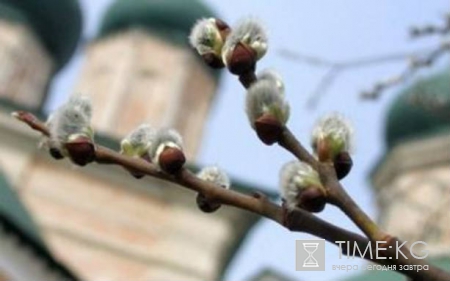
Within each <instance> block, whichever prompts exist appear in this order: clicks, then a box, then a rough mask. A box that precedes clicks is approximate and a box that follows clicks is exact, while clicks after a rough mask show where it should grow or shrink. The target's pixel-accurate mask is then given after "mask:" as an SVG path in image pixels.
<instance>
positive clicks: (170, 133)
mask: <svg viewBox="0 0 450 281" xmlns="http://www.w3.org/2000/svg"><path fill="white" fill-rule="evenodd" d="M166 147H174V148H178V149H180V150H182V149H183V139H182V137H181V135H180V134H179V133H178V132H177V131H176V130H174V129H167V128H163V129H159V130H158V131H157V132H156V135H155V138H154V140H153V142H152V144H151V145H150V149H149V156H150V158H151V159H152V162H153V163H155V164H157V165H158V163H159V155H161V153H162V152H163V151H164V149H165V148H166Z"/></svg>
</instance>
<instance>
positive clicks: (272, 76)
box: [257, 68, 284, 96]
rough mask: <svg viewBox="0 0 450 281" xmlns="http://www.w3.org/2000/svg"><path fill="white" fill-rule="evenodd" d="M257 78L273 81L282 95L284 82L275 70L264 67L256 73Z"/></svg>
mask: <svg viewBox="0 0 450 281" xmlns="http://www.w3.org/2000/svg"><path fill="white" fill-rule="evenodd" d="M257 78H258V80H264V79H266V80H270V81H273V82H275V84H276V86H277V87H278V89H279V92H280V93H281V94H282V95H283V96H284V82H283V78H282V77H281V75H280V74H279V73H278V72H277V71H275V70H274V69H270V68H269V69H264V70H262V71H260V72H259V73H258V75H257Z"/></svg>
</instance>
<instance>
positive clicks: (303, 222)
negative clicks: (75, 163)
mask: <svg viewBox="0 0 450 281" xmlns="http://www.w3.org/2000/svg"><path fill="white" fill-rule="evenodd" d="M12 115H13V116H14V117H15V118H17V119H18V120H20V121H22V122H24V123H25V124H27V125H28V126H30V127H31V128H32V129H34V130H36V131H39V132H40V133H42V134H43V135H45V136H49V130H48V128H47V127H46V126H45V124H44V123H43V122H42V121H40V120H39V119H37V118H36V117H35V116H34V115H33V114H31V113H28V112H14V113H13V114H12ZM280 145H281V146H283V147H285V148H286V149H288V150H289V151H292V152H293V153H294V155H296V156H298V157H299V158H301V159H304V161H308V163H310V164H311V165H313V166H315V167H318V169H319V170H320V169H321V165H322V164H321V163H318V162H317V160H315V158H314V157H313V156H312V155H311V154H309V153H308V152H307V150H306V149H304V148H303V146H302V145H301V144H300V143H299V142H298V141H297V140H296V139H295V137H294V136H293V134H292V133H291V132H290V131H289V130H288V129H286V132H285V134H284V137H283V141H281V143H280ZM95 162H97V163H99V164H105V165H108V164H110V165H119V166H121V167H123V168H125V169H127V170H133V171H137V172H139V173H142V174H145V175H147V176H151V177H154V178H158V179H162V180H165V181H168V182H171V183H174V184H177V185H179V186H182V187H185V188H188V189H191V190H193V191H195V192H198V193H202V194H204V195H205V196H207V197H208V198H210V199H212V200H214V201H216V202H220V203H221V204H225V205H229V206H233V207H236V208H240V209H243V210H246V211H249V212H253V213H255V214H258V215H261V216H263V217H265V218H268V219H270V220H272V221H274V222H276V223H278V224H280V225H281V226H284V227H286V228H287V229H289V230H291V231H297V232H304V233H309V234H312V235H315V236H317V237H320V238H323V239H325V240H326V241H328V242H330V243H333V244H335V245H338V244H337V243H336V241H348V243H350V246H351V247H350V253H348V252H346V251H347V249H346V247H344V248H345V249H343V254H353V253H355V251H354V249H355V248H354V247H355V245H357V246H359V248H360V249H365V247H367V245H368V244H369V243H370V244H371V245H372V247H373V245H374V244H373V242H374V241H370V240H368V239H367V238H365V237H363V236H361V235H359V234H356V233H353V232H350V231H348V230H345V229H343V228H340V227H338V226H335V225H333V224H330V223H328V222H326V221H324V220H322V219H320V218H318V217H317V216H315V215H313V214H311V213H309V212H307V211H304V210H301V209H295V210H292V211H287V209H285V208H283V207H282V206H279V205H277V204H275V203H273V202H271V201H270V200H268V198H267V197H266V196H264V195H261V194H259V193H255V194H253V195H247V194H243V193H240V192H236V191H233V190H232V189H231V190H230V189H224V188H222V187H220V186H216V185H214V184H212V183H210V182H206V181H203V180H201V179H199V178H198V177H197V176H196V175H195V174H193V173H192V172H190V171H189V170H187V169H185V168H183V169H181V171H180V172H179V173H177V174H175V175H169V174H166V173H164V172H162V171H161V170H159V169H158V168H157V167H156V166H155V165H153V164H151V163H148V162H146V161H144V160H142V159H137V158H131V157H127V156H124V155H122V154H120V153H118V152H115V151H112V150H110V149H108V148H106V147H103V146H100V145H96V146H95ZM326 173H328V172H325V174H326ZM334 177H335V175H334ZM355 205H356V204H355ZM395 241H397V240H394V239H390V240H389V241H387V243H388V244H389V243H393V242H395ZM357 253H358V252H356V254H357ZM388 254H390V255H392V253H391V252H390V251H388ZM356 256H360V255H358V254H357V255H356ZM360 257H361V256H360ZM409 257H410V258H411V259H407V260H406V261H405V260H402V259H399V260H398V261H397V260H394V259H392V260H389V262H388V261H387V260H379V259H374V258H373V257H370V256H364V257H362V258H364V259H367V260H370V261H372V262H375V263H378V264H382V265H384V264H396V265H408V264H423V265H424V264H425V263H424V262H421V261H420V262H419V261H418V260H417V259H415V258H413V257H411V256H409ZM409 257H408V258H409ZM397 271H399V272H402V273H404V274H405V275H407V276H408V277H410V278H411V279H413V280H415V281H419V280H431V281H433V280H434V281H444V280H450V275H449V274H448V273H446V272H444V271H442V270H440V269H438V268H435V267H432V266H430V270H429V271H419V272H416V271H412V270H400V269H397Z"/></svg>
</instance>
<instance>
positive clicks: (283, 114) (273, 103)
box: [246, 79, 290, 128]
mask: <svg viewBox="0 0 450 281" xmlns="http://www.w3.org/2000/svg"><path fill="white" fill-rule="evenodd" d="M246 113H247V117H248V119H249V121H250V125H251V126H252V127H253V128H254V122H255V121H256V120H257V119H258V118H259V117H261V116H262V115H264V114H265V113H270V114H271V115H272V116H274V117H275V118H277V120H278V121H279V122H280V123H282V124H286V122H287V120H288V119H289V113H290V108H289V104H288V103H287V102H286V100H285V99H284V95H283V93H282V92H281V91H280V88H279V87H278V86H277V82H276V81H274V80H272V79H261V80H258V81H256V82H255V83H254V84H252V85H251V86H250V88H249V89H248V91H247V96H246Z"/></svg>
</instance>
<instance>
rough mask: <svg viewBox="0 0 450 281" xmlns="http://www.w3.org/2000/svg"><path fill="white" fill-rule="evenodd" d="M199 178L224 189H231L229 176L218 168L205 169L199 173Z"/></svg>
mask: <svg viewBox="0 0 450 281" xmlns="http://www.w3.org/2000/svg"><path fill="white" fill-rule="evenodd" d="M197 177H199V178H200V179H202V180H204V181H207V182H211V183H214V184H216V185H219V186H222V187H224V188H227V189H228V188H230V179H229V177H228V175H227V174H226V173H225V172H224V171H223V170H221V169H220V168H219V167H217V166H209V167H205V168H203V169H202V170H201V171H200V172H198V174H197Z"/></svg>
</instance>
